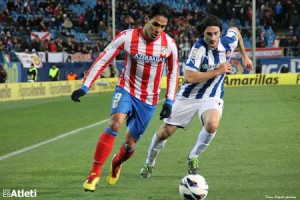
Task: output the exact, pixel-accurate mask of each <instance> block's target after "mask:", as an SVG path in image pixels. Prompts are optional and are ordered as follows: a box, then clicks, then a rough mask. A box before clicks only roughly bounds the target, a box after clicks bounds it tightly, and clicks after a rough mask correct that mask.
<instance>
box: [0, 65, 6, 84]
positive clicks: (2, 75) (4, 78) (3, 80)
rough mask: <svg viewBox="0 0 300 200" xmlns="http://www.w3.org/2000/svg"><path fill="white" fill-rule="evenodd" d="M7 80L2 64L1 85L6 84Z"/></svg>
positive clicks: (0, 70) (0, 66)
mask: <svg viewBox="0 0 300 200" xmlns="http://www.w3.org/2000/svg"><path fill="white" fill-rule="evenodd" d="M6 79H7V73H6V71H5V69H4V68H3V66H2V65H1V64H0V83H5V82H6Z"/></svg>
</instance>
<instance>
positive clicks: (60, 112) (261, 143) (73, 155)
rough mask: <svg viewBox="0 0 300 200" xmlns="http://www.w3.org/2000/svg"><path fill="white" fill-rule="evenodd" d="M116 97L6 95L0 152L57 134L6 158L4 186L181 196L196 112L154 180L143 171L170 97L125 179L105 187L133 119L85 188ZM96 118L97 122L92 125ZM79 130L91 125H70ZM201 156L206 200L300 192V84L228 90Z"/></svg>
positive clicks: (141, 197)
mask: <svg viewBox="0 0 300 200" xmlns="http://www.w3.org/2000/svg"><path fill="white" fill-rule="evenodd" d="M163 95H164V91H162V93H161V97H162V98H163ZM111 97H112V93H101V94H89V95H87V96H85V97H83V98H82V99H81V102H80V103H74V102H72V101H71V100H70V97H59V98H53V99H40V100H26V101H12V102H1V103H0V124H1V130H0V157H2V158H3V156H6V155H10V153H11V152H15V151H17V150H20V149H24V148H27V147H31V148H32V145H35V144H41V142H44V141H49V139H51V138H56V139H55V141H52V142H48V143H44V144H43V143H42V144H41V145H40V146H38V147H36V148H33V149H28V150H27V151H25V152H23V153H20V154H16V155H12V156H8V157H6V158H3V159H2V160H0V191H1V193H2V191H3V190H5V189H11V190H18V189H24V190H34V189H36V191H37V198H36V199H43V200H44V199H46V200H47V199H50V200H54V199H62V200H64V199H70V200H71V199H101V200H176V199H178V200H179V199H181V198H180V196H179V192H178V185H179V181H180V179H181V178H182V177H183V176H185V175H186V174H187V162H186V157H187V154H188V152H189V150H190V149H191V147H192V146H193V145H194V142H195V140H196V138H197V135H198V132H199V131H200V129H201V128H202V126H201V124H200V123H199V121H198V118H197V117H196V118H195V119H194V121H193V122H192V123H191V124H190V126H189V127H188V128H187V130H181V129H180V130H178V131H177V132H176V134H175V135H174V136H173V137H172V138H170V140H169V141H168V142H167V144H166V146H165V148H164V149H163V150H162V151H161V153H160V154H159V156H158V159H157V164H156V166H155V168H154V171H153V175H152V176H151V177H150V179H147V180H145V179H141V178H140V177H139V172H140V169H141V167H142V166H143V164H144V162H145V159H146V154H147V150H148V147H149V145H150V141H151V138H152V135H153V133H154V132H155V130H156V129H157V128H158V127H159V126H160V124H161V121H160V120H159V112H160V109H161V106H162V103H160V104H159V105H158V107H157V110H156V112H155V116H154V118H153V119H152V121H151V123H150V125H149V127H148V129H147V131H146V133H145V135H144V136H143V137H142V139H141V140H140V141H139V143H138V144H137V146H136V151H135V154H134V156H133V157H132V158H131V159H130V160H128V161H127V162H125V163H124V166H123V168H122V172H121V176H120V179H119V181H118V183H117V184H116V185H115V186H109V185H107V183H106V176H107V175H108V172H109V167H110V166H109V165H110V162H111V159H112V155H113V153H116V152H118V149H119V147H120V144H121V142H122V140H123V138H124V132H125V128H126V127H125V126H124V127H123V128H122V131H120V133H119V136H118V137H117V140H116V142H115V146H114V149H113V152H112V153H111V155H110V156H109V158H108V160H107V162H106V163H105V165H104V167H103V170H102V177H101V180H100V184H99V185H98V187H97V188H96V191H95V192H94V193H91V192H84V191H83V188H82V184H83V182H84V180H85V178H86V176H87V175H88V172H89V170H90V167H91V165H92V159H93V154H94V149H95V146H96V143H97V141H98V138H99V135H100V133H101V132H102V131H103V130H104V128H105V127H106V125H107V121H105V120H106V119H107V118H108V116H109V110H110V102H111ZM97 122H99V123H98V124H96V123H97ZM95 124H96V125H95ZM89 125H94V126H91V127H89V128H84V127H87V126H89ZM79 128H83V129H80V130H78V131H75V132H72V131H74V130H77V129H79ZM66 133H68V134H69V135H67V136H65V137H61V138H59V137H58V136H60V135H63V134H66ZM199 159H200V164H201V174H202V175H203V176H204V177H205V178H206V180H207V182H208V184H209V193H208V197H207V198H206V199H207V200H248V199H249V200H260V199H261V200H264V199H280V198H281V199H288V198H289V199H292V198H293V199H300V87H299V86H259V87H235V88H233V87H227V88H226V89H225V108H224V112H223V118H222V120H221V124H220V128H219V130H218V133H217V135H216V137H215V139H214V140H213V142H212V143H211V145H210V146H209V147H208V148H207V150H206V151H205V152H204V154H202V155H201V156H200V157H199ZM0 195H1V197H0V199H5V198H3V196H2V194H0ZM11 199H12V198H11Z"/></svg>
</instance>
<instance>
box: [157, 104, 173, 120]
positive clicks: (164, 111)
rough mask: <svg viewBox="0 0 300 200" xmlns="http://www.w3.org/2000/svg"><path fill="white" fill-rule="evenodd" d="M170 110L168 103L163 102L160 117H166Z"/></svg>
mask: <svg viewBox="0 0 300 200" xmlns="http://www.w3.org/2000/svg"><path fill="white" fill-rule="evenodd" d="M171 112H172V106H171V105H170V104H167V103H165V104H164V105H163V108H162V110H161V112H160V119H161V120H162V119H163V118H168V117H169V116H170V115H171Z"/></svg>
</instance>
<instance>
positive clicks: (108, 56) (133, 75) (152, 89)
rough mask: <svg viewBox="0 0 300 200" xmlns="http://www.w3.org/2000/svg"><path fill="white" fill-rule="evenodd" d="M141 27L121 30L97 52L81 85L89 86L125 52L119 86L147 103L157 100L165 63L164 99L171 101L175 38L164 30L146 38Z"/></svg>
mask: <svg viewBox="0 0 300 200" xmlns="http://www.w3.org/2000/svg"><path fill="white" fill-rule="evenodd" d="M142 30H143V28H136V29H128V30H125V31H123V32H121V33H120V34H119V35H118V36H117V37H116V38H115V39H114V40H113V41H112V42H111V43H110V44H109V45H108V46H107V47H106V48H105V49H104V51H103V52H102V53H101V54H100V55H99V57H98V58H97V59H96V61H95V62H94V63H93V65H92V66H91V67H90V69H89V70H88V74H87V76H86V78H85V79H84V81H83V87H84V86H85V87H87V88H90V87H91V86H92V84H93V83H94V82H95V81H96V80H97V79H98V77H99V76H100V74H101V73H102V72H103V70H104V69H105V68H106V67H107V66H108V64H109V63H110V62H111V61H112V60H113V59H114V58H115V57H116V56H117V55H118V54H119V52H120V51H121V50H124V51H125V62H124V68H123V70H122V74H121V75H120V77H119V80H118V84H117V85H118V86H120V87H122V88H124V89H125V90H126V91H128V92H129V93H130V94H131V95H133V96H134V97H136V98H138V99H140V100H141V101H142V102H145V103H147V104H149V105H156V104H157V103H158V99H159V92H160V83H161V77H162V73H163V69H164V66H166V67H167V91H166V95H165V97H166V99H170V100H172V101H174V99H175V94H176V90H177V87H178V73H179V63H178V49H177V45H176V43H175V41H174V40H173V39H172V38H171V37H170V36H169V35H168V34H166V33H164V32H162V33H161V35H160V36H159V37H158V38H157V39H156V40H153V41H148V40H147V39H146V37H145V35H144V34H143V32H142Z"/></svg>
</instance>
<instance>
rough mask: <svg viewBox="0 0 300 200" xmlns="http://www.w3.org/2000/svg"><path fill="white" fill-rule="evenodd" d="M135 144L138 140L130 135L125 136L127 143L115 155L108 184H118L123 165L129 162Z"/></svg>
mask: <svg viewBox="0 0 300 200" xmlns="http://www.w3.org/2000/svg"><path fill="white" fill-rule="evenodd" d="M135 144H136V140H135V138H134V137H132V135H131V134H130V133H128V132H127V133H126V135H125V141H124V142H123V144H122V145H121V147H120V150H119V152H118V153H117V154H116V155H114V157H113V160H112V164H111V168H110V174H109V175H108V176H107V183H108V184H110V185H114V184H116V182H117V181H118V179H119V177H120V173H121V168H122V165H123V162H125V161H126V160H128V159H129V158H130V157H131V156H132V155H133V153H134V150H135Z"/></svg>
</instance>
